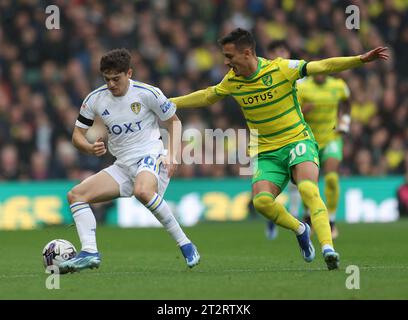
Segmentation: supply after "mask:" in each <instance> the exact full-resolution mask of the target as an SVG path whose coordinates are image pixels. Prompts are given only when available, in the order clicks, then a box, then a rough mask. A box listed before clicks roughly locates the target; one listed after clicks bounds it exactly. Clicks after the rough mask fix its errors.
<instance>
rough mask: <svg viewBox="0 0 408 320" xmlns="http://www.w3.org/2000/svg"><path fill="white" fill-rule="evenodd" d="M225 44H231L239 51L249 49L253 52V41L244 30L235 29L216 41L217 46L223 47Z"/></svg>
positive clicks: (254, 44) (251, 36)
mask: <svg viewBox="0 0 408 320" xmlns="http://www.w3.org/2000/svg"><path fill="white" fill-rule="evenodd" d="M227 43H233V44H235V46H236V47H237V48H238V49H239V50H243V49H246V48H251V49H252V50H253V51H255V46H256V43H255V39H254V37H253V35H252V34H251V32H249V31H248V30H245V29H241V28H236V29H234V30H232V31H231V32H230V33H229V34H227V35H226V36H225V37H223V38H221V39H219V40H218V44H219V45H221V46H223V45H225V44H227Z"/></svg>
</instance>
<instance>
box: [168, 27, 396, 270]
mask: <svg viewBox="0 0 408 320" xmlns="http://www.w3.org/2000/svg"><path fill="white" fill-rule="evenodd" d="M219 44H220V45H221V47H222V52H223V55H224V57H225V60H224V63H225V64H226V65H227V66H229V67H230V71H229V72H228V73H227V74H226V75H225V77H224V79H223V80H222V81H221V82H220V83H219V84H217V85H215V86H211V87H208V88H206V89H204V90H199V91H196V92H193V93H191V94H188V95H185V96H181V97H176V98H172V99H171V100H172V101H173V102H174V103H175V104H176V105H177V107H178V108H186V107H201V106H207V105H211V104H213V103H215V102H216V101H219V100H221V99H223V98H225V97H227V96H232V97H233V98H234V99H235V100H236V101H237V102H238V104H239V105H240V106H241V110H242V112H243V114H244V117H245V119H246V122H247V125H248V128H249V129H250V135H251V137H250V142H249V146H248V147H249V154H250V156H251V157H253V158H254V162H255V168H254V174H253V178H252V193H253V203H254V206H255V208H256V210H257V211H258V212H260V213H261V214H263V215H264V216H265V217H267V218H268V219H270V220H273V221H274V222H275V223H276V224H278V225H280V226H282V227H284V228H287V229H290V230H292V231H294V232H295V234H296V237H297V240H298V243H299V246H300V249H301V253H302V256H303V258H304V260H305V261H306V262H311V261H312V260H313V259H314V257H315V250H314V247H313V244H312V242H311V241H310V227H309V226H308V225H307V224H303V223H302V222H300V221H299V220H298V219H296V218H294V217H293V216H292V215H291V214H290V213H289V212H288V211H287V210H286V209H285V207H284V206H283V205H281V204H279V203H278V202H276V201H275V198H276V197H277V196H278V195H279V193H280V192H281V191H282V190H283V189H284V188H285V186H286V184H287V183H288V181H289V179H292V180H293V181H294V182H295V183H296V185H297V186H298V189H299V192H300V195H301V197H302V201H303V202H304V203H305V205H306V206H307V207H308V208H309V210H310V213H311V220H312V225H313V228H314V230H315V232H316V234H317V237H318V240H319V243H320V245H321V248H322V253H323V258H324V260H325V262H326V264H327V267H328V269H329V270H332V269H337V268H338V267H339V261H340V256H339V254H338V253H337V252H336V251H335V250H334V247H333V241H332V236H331V231H330V225H329V216H328V213H327V208H326V205H325V204H324V203H323V201H322V199H321V197H320V193H319V188H318V186H317V182H318V177H319V155H318V146H317V143H316V141H315V139H314V136H313V133H312V131H311V129H310V127H309V126H308V125H307V123H306V121H305V120H304V118H303V114H302V111H301V108H300V105H299V103H298V99H297V93H296V86H295V83H296V80H297V79H300V78H303V77H304V76H306V75H314V74H320V73H332V72H340V71H343V70H347V69H350V68H354V67H358V66H361V65H363V64H364V63H367V62H370V61H373V60H376V59H387V58H388V55H387V53H386V50H387V48H384V47H378V48H375V49H374V50H371V51H369V52H367V53H364V54H362V55H359V56H352V57H336V58H329V59H324V60H320V61H311V62H306V61H304V60H288V59H282V58H277V59H275V60H268V59H264V58H261V57H257V56H256V53H255V40H254V38H253V36H252V34H251V33H250V32H249V31H247V30H244V29H241V28H238V29H235V30H233V31H232V32H231V33H229V34H228V35H227V36H225V37H223V38H222V39H220V41H219Z"/></svg>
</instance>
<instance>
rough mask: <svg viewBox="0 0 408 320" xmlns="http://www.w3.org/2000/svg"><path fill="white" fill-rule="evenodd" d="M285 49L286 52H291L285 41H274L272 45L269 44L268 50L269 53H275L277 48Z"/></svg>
mask: <svg viewBox="0 0 408 320" xmlns="http://www.w3.org/2000/svg"><path fill="white" fill-rule="evenodd" d="M281 47H283V48H285V49H286V50H288V51H290V48H289V45H288V43H287V42H286V41H285V40H276V41H272V42H271V43H269V44H268V46H267V48H266V49H267V50H268V51H273V50H276V49H277V48H281Z"/></svg>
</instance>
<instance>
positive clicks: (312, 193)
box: [298, 180, 320, 202]
mask: <svg viewBox="0 0 408 320" xmlns="http://www.w3.org/2000/svg"><path fill="white" fill-rule="evenodd" d="M298 190H299V193H300V195H301V197H302V199H303V201H304V202H305V201H307V200H310V199H314V198H318V197H320V194H319V188H318V187H317V185H316V184H315V183H313V182H312V181H308V180H303V181H301V182H300V183H298Z"/></svg>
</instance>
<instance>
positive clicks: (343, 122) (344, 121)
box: [336, 114, 351, 134]
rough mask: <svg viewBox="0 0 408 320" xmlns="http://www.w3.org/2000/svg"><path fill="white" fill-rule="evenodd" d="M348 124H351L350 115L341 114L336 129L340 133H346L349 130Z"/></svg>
mask: <svg viewBox="0 0 408 320" xmlns="http://www.w3.org/2000/svg"><path fill="white" fill-rule="evenodd" d="M350 124H351V118H350V115H348V114H344V115H342V116H341V118H340V120H339V125H338V126H337V130H336V131H337V132H339V133H341V134H347V133H349V132H350Z"/></svg>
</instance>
